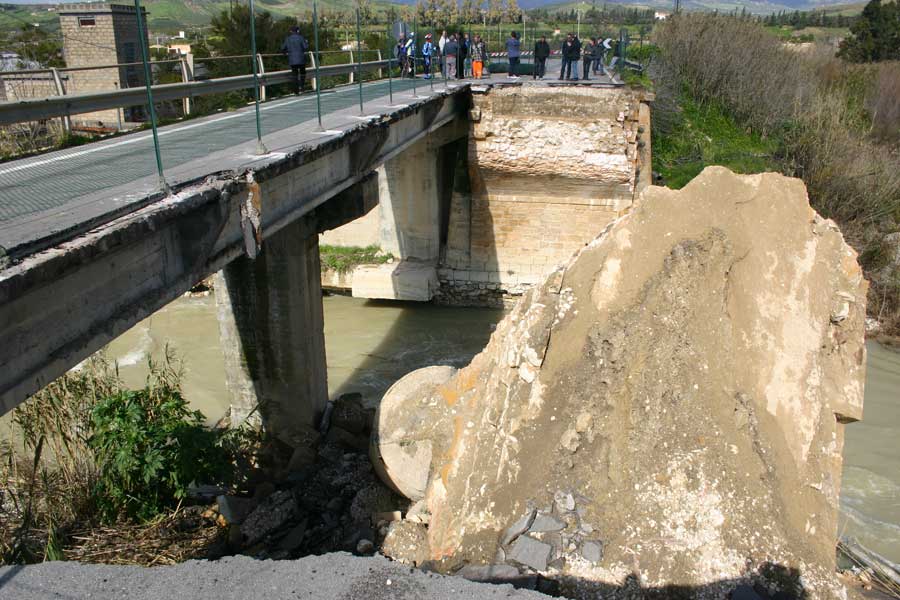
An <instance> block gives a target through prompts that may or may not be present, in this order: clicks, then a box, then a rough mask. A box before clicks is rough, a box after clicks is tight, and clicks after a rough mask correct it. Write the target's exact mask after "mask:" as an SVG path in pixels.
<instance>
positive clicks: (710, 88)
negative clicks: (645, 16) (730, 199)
mask: <svg viewBox="0 0 900 600" xmlns="http://www.w3.org/2000/svg"><path fill="white" fill-rule="evenodd" d="M654 37H655V40H656V42H657V43H658V44H659V47H660V58H659V60H658V61H656V62H655V63H654V80H655V84H656V92H657V97H656V102H655V103H654V110H653V115H652V116H653V136H654V140H655V142H654V148H653V151H654V159H655V162H656V164H657V166H658V168H659V169H660V170H661V171H662V172H663V173H664V174H667V175H668V176H669V177H670V178H671V181H672V183H673V184H674V185H679V184H682V183H683V182H684V180H685V179H686V178H688V177H689V176H690V174H691V173H692V172H696V171H697V170H698V169H697V167H698V166H700V165H701V164H707V163H708V162H722V163H723V164H725V165H726V166H732V167H733V168H735V169H736V170H743V171H750V170H760V169H768V168H772V169H774V170H779V171H781V172H783V173H785V174H787V175H792V176H796V177H800V178H802V179H803V181H804V182H805V183H806V186H807V189H808V190H809V197H810V202H811V204H812V206H813V208H815V209H816V210H817V211H818V212H819V213H820V214H822V215H823V216H825V217H828V218H832V219H834V220H835V221H836V222H837V223H838V224H839V225H840V226H841V230H842V232H843V234H844V237H845V238H846V239H847V241H848V242H849V243H850V244H851V245H853V246H854V247H855V248H856V249H857V251H858V252H859V253H860V258H861V265H862V266H863V269H864V270H865V272H866V275H867V277H868V278H869V280H870V282H871V286H870V288H869V290H870V295H869V312H870V314H872V315H874V316H877V317H879V318H880V319H882V320H883V321H884V325H885V328H886V330H887V331H889V332H890V331H893V332H894V333H900V272H897V271H900V269H894V270H893V272H891V270H890V269H880V268H879V267H878V264H879V261H878V260H877V258H878V257H879V256H881V255H882V254H883V252H881V251H880V250H881V248H882V246H883V240H884V236H885V235H887V234H889V233H891V232H894V231H897V230H898V228H900V169H897V164H898V156H900V126H898V124H897V120H898V112H900V108H898V107H897V102H896V98H897V94H898V92H900V64H897V63H878V64H869V65H852V64H849V63H846V62H843V61H841V60H839V59H836V58H833V57H831V56H829V55H827V54H824V53H821V52H811V53H798V52H793V51H789V50H786V49H784V48H783V45H782V44H781V43H780V42H779V40H778V39H777V38H775V37H774V36H772V35H771V34H770V33H769V32H768V31H766V29H765V28H764V27H763V26H761V25H760V24H759V23H758V22H757V21H755V20H754V19H750V18H743V19H742V18H734V17H727V16H718V15H710V14H684V15H679V16H676V17H674V18H670V19H669V20H667V21H666V22H665V23H664V24H662V25H660V26H658V27H657V29H656V31H654ZM896 43H898V44H900V38H897V40H896Z"/></svg>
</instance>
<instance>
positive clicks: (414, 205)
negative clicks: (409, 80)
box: [353, 140, 441, 302]
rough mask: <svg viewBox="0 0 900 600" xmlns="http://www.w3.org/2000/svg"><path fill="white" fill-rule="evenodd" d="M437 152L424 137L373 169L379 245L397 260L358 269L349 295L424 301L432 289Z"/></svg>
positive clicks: (437, 235) (437, 203)
mask: <svg viewBox="0 0 900 600" xmlns="http://www.w3.org/2000/svg"><path fill="white" fill-rule="evenodd" d="M439 155H440V153H439V151H438V148H437V147H435V146H434V145H433V144H431V143H430V142H429V141H428V140H423V141H420V142H418V143H416V144H413V145H412V146H411V147H410V148H409V149H407V150H406V151H404V152H403V153H402V154H400V155H399V156H397V157H395V158H392V159H391V160H388V161H387V162H385V163H384V165H382V166H380V167H378V169H376V174H377V177H378V202H379V208H378V210H379V216H378V221H379V230H378V245H379V246H380V247H381V249H382V250H384V251H385V252H390V253H391V254H393V255H394V256H395V257H397V258H399V259H400V261H399V262H393V263H391V264H386V265H378V266H372V267H359V268H357V269H356V270H355V271H354V273H353V296H355V297H357V298H386V299H391V300H416V301H423V302H427V301H428V300H431V298H432V296H433V295H434V293H435V292H436V291H437V289H438V279H437V270H436V265H437V260H438V256H439V255H440V247H441V240H440V232H441V210H440V190H439V189H438V186H439V181H438V180H439V172H440V165H439Z"/></svg>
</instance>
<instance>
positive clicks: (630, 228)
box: [378, 167, 867, 600]
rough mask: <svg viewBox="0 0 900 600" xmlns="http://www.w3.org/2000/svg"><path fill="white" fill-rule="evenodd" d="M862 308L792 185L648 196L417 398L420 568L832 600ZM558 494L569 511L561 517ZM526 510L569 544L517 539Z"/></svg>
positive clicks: (584, 590)
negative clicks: (467, 567) (424, 478)
mask: <svg viewBox="0 0 900 600" xmlns="http://www.w3.org/2000/svg"><path fill="white" fill-rule="evenodd" d="M866 287H867V286H866V282H865V281H864V279H863V277H862V273H861V271H860V269H859V266H858V264H857V261H856V254H855V253H854V252H853V250H852V249H851V248H850V247H849V246H848V245H847V244H846V243H844V240H843V239H842V237H841V234H840V231H839V230H838V228H837V227H836V226H835V224H834V223H833V222H831V221H829V220H825V219H822V218H821V217H819V216H818V215H817V214H816V213H815V212H814V211H813V210H812V209H811V208H810V206H809V202H808V199H807V195H806V190H805V189H804V186H803V183H802V182H800V181H799V180H796V179H790V178H786V177H783V176H780V175H775V174H762V175H748V176H738V175H735V174H733V173H731V172H730V171H728V170H727V169H723V168H719V167H710V168H707V169H706V170H704V171H703V173H701V174H700V175H699V176H697V177H696V178H695V179H694V180H693V181H692V182H691V183H689V184H688V185H687V186H686V187H684V188H683V189H681V190H678V191H675V190H669V189H665V188H658V187H651V188H648V189H647V190H645V191H644V192H643V193H642V196H641V198H640V199H639V201H638V202H637V204H636V207H635V208H634V210H633V211H632V212H631V213H630V214H628V215H626V216H624V217H622V218H620V219H618V220H616V221H614V222H613V223H612V224H611V225H610V226H609V227H608V228H607V229H606V230H605V231H604V232H603V233H602V234H601V235H600V237H598V238H597V239H596V240H595V241H593V242H592V243H590V244H588V245H587V246H586V247H585V248H583V249H582V250H580V251H579V252H578V253H577V254H576V256H574V257H573V258H572V259H571V260H570V261H569V262H567V263H566V264H565V265H563V266H561V267H560V268H559V269H558V270H557V271H556V272H555V273H553V274H551V275H550V276H549V277H548V278H547V280H546V281H545V282H544V283H542V284H540V285H537V286H535V287H534V288H532V289H531V290H530V291H529V292H527V293H526V294H525V296H524V297H523V298H522V300H521V301H520V302H519V303H518V304H517V306H516V307H515V309H514V310H513V311H512V312H511V313H510V314H509V315H507V317H506V318H505V319H503V321H501V323H500V324H499V325H498V326H497V328H496V330H495V332H494V333H493V335H492V337H491V341H490V343H489V344H488V346H487V347H486V348H485V350H484V351H483V352H482V353H480V354H479V355H478V356H476V357H475V358H474V359H473V360H472V362H471V363H470V364H469V365H468V366H467V367H465V368H463V369H460V370H459V371H458V372H457V373H455V374H454V375H453V376H452V377H450V378H448V379H446V380H445V381H444V382H442V383H440V384H437V385H436V386H434V387H433V388H432V389H431V390H424V389H423V390H420V393H416V394H414V396H415V398H414V401H415V402H416V403H417V405H418V406H426V407H428V411H427V412H426V413H424V416H421V417H419V418H420V419H422V420H427V421H428V424H427V428H426V431H427V432H429V435H431V434H432V433H433V436H434V437H433V440H435V441H434V444H435V445H434V446H433V447H432V450H431V461H432V464H431V465H430V468H429V469H428V473H429V475H428V476H429V482H428V487H427V494H426V502H427V503H428V508H429V511H430V513H431V522H430V524H429V528H428V537H429V540H428V541H429V552H430V555H431V559H432V561H434V563H433V564H435V566H436V568H438V569H444V570H448V571H452V570H453V569H454V567H456V566H458V565H459V564H492V563H496V562H497V557H505V558H504V560H505V561H506V562H508V563H511V564H522V565H527V566H528V567H529V568H532V569H535V570H538V571H541V572H543V573H542V574H543V575H544V576H545V577H554V578H555V579H556V580H557V581H558V582H559V584H560V589H561V592H562V594H563V595H564V596H566V597H573V598H594V597H597V596H598V594H599V595H602V596H603V597H607V596H609V595H610V591H611V590H623V592H622V593H623V594H625V595H627V593H626V592H628V590H632V591H634V590H636V589H637V588H644V589H647V590H659V589H669V588H668V586H673V585H674V586H677V587H678V589H680V590H684V591H685V594H684V596H685V597H698V598H699V597H709V598H723V597H726V596H727V595H728V594H729V593H731V592H733V591H734V590H735V589H736V588H738V586H741V585H749V586H751V587H752V586H754V585H756V586H762V587H763V588H765V589H767V590H769V591H770V592H771V593H772V594H775V593H776V592H779V591H780V592H783V593H787V594H794V595H797V594H798V593H802V594H804V595H805V596H806V597H809V598H825V599H829V600H831V599H835V598H840V597H842V596H843V594H844V592H843V590H842V588H841V587H840V584H839V582H838V581H837V579H836V577H835V574H834V571H835V552H834V548H835V536H836V531H837V509H838V497H839V492H840V477H841V449H842V445H843V427H844V424H845V423H848V422H851V421H853V420H856V419H859V418H861V416H862V399H863V380H864V369H865V345H864V318H865V304H866ZM563 291H564V292H565V293H563ZM836 317H837V318H836ZM523 364H527V365H529V369H527V370H528V376H527V377H523V376H522V370H521V367H522V365H523ZM532 375H533V377H532ZM413 420H414V419H413V417H410V416H408V415H407V416H405V417H404V418H403V420H402V424H403V426H404V427H405V428H406V433H405V435H407V436H412V437H415V435H416V434H415V432H414V431H413V430H412V429H410V427H411V425H412V424H413ZM378 427H379V435H380V436H382V437H389V436H390V431H391V427H392V423H391V422H390V421H386V420H384V419H382V420H380V421H379V424H378ZM416 439H417V441H418V442H424V441H427V440H429V439H432V438H428V437H416ZM559 490H577V494H575V493H574V492H573V500H575V501H576V507H575V510H574V511H568V508H567V507H568V506H570V503H569V500H568V497H563V496H562V495H561V494H558V493H557V492H558V491H559ZM582 499H583V500H582ZM531 507H537V508H538V510H540V511H541V512H545V513H548V514H549V513H551V512H552V511H554V510H556V514H557V515H559V516H561V517H563V518H565V520H566V523H567V525H566V527H565V528H564V529H563V530H561V531H559V532H550V533H543V534H538V533H526V531H527V529H528V528H530V527H531V525H530V524H529V525H528V527H527V528H524V529H523V528H522V527H521V525H520V523H521V519H522V515H523V514H526V512H527V511H530V510H531ZM560 507H562V508H565V509H566V511H567V512H563V511H561V510H560ZM532 514H533V513H532ZM570 517H572V518H570ZM576 517H577V518H576ZM588 529H590V531H587V530H588ZM520 530H521V531H520ZM585 532H587V533H588V534H589V535H590V538H589V539H588V540H587V542H585V540H586V539H587V538H586V537H585V535H586V533H585ZM511 534H514V535H511ZM532 536H538V537H540V538H541V539H536V538H535V537H532ZM595 542H596V543H597V544H598V546H599V548H598V547H595V546H593V545H592V544H593V543H595ZM598 550H599V552H598ZM598 554H600V556H599V557H598ZM595 559H596V560H595ZM550 562H552V564H553V567H551V569H552V570H551V572H549V573H546V572H544V571H545V570H546V569H548V564H549V563H550ZM741 589H744V588H741Z"/></svg>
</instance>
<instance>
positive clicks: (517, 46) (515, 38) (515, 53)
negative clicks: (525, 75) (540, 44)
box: [506, 31, 522, 79]
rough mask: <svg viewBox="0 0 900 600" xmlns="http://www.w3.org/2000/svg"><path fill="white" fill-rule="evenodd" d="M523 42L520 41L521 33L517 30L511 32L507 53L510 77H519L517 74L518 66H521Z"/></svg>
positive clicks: (507, 42)
mask: <svg viewBox="0 0 900 600" xmlns="http://www.w3.org/2000/svg"><path fill="white" fill-rule="evenodd" d="M521 46H522V43H521V42H520V41H519V34H518V33H517V32H515V31H513V32H512V33H510V34H509V39H508V40H506V53H507V55H508V56H509V78H510V79H518V78H519V76H518V75H516V71H517V67H518V66H519V59H520V57H521V56H522V53H521Z"/></svg>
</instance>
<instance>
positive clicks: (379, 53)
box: [377, 48, 384, 79]
mask: <svg viewBox="0 0 900 600" xmlns="http://www.w3.org/2000/svg"><path fill="white" fill-rule="evenodd" d="M377 52H378V62H381V61H382V60H383V59H382V58H381V48H379V49H378V50H377ZM378 79H384V70H382V68H381V67H378Z"/></svg>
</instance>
